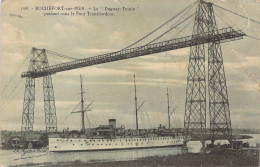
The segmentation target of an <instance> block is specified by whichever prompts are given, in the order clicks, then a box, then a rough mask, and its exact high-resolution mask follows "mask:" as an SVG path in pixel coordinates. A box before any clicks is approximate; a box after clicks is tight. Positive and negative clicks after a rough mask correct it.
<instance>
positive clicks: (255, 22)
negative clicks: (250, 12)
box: [213, 4, 260, 24]
mask: <svg viewBox="0 0 260 167" xmlns="http://www.w3.org/2000/svg"><path fill="white" fill-rule="evenodd" d="M213 5H215V6H216V7H218V8H221V9H223V10H225V11H228V12H230V13H232V14H234V15H237V16H240V17H242V18H244V19H248V20H250V21H252V22H255V23H257V24H260V22H259V21H256V20H253V19H250V18H248V17H245V16H243V15H240V14H238V13H235V12H233V11H231V10H228V9H225V8H223V7H221V6H218V5H216V4H213Z"/></svg>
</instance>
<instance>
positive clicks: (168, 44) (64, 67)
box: [21, 27, 246, 78]
mask: <svg viewBox="0 0 260 167" xmlns="http://www.w3.org/2000/svg"><path fill="white" fill-rule="evenodd" d="M245 35H246V34H245V33H243V32H242V31H241V30H234V29H232V28H231V27H228V28H223V29H219V30H215V32H214V33H213V32H207V31H206V30H205V31H203V32H202V33H200V34H199V33H197V34H193V35H192V36H186V37H182V38H176V39H172V40H168V41H163V42H158V43H153V44H148V45H144V46H140V47H136V48H130V49H125V50H121V51H117V52H112V53H107V54H102V55H98V56H94V57H88V58H85V59H79V60H75V61H72V62H67V63H61V64H57V65H53V66H49V67H47V68H37V69H34V70H32V69H29V70H28V71H26V72H23V73H22V75H21V77H23V78H25V77H31V78H39V77H44V76H47V75H53V74H55V73H57V72H62V71H68V70H72V69H77V68H82V67H87V66H93V65H97V64H103V63H108V62H113V61H118V60H124V59H130V58H135V57H140V56H145V55H150V54H154V53H160V52H166V51H169V50H176V49H180V48H186V47H191V46H196V45H202V44H206V43H209V42H226V41H228V40H238V39H242V38H243V36H245Z"/></svg>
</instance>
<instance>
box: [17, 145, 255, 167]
mask: <svg viewBox="0 0 260 167" xmlns="http://www.w3.org/2000/svg"><path fill="white" fill-rule="evenodd" d="M191 165H192V166H198V167H199V166H220V167H222V166H232V167H234V166H251V167H258V166H259V149H242V150H234V149H220V148H216V149H213V150H211V152H210V153H207V154H200V153H187V154H178V155H168V156H153V157H145V158H140V159H137V160H131V161H112V162H102V161H90V162H82V161H81V160H75V161H73V162H58V163H55V164H54V163H44V164H35V163H34V164H33V163H32V164H25V165H24V166H50V167H60V166H63V167H70V166H78V167H103V166H104V167H107V166H113V167H132V166H138V167H158V166H161V167H162V166H172V167H181V166H191ZM20 166H21V165H20Z"/></svg>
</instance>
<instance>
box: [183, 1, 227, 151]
mask: <svg viewBox="0 0 260 167" xmlns="http://www.w3.org/2000/svg"><path fill="white" fill-rule="evenodd" d="M216 30H217V24H216V20H215V15H214V10H213V6H212V3H206V2H203V1H200V2H199V3H198V7H197V11H196V16H195V22H194V27H193V35H194V36H196V35H197V34H201V33H205V32H208V33H209V34H210V35H211V36H214V35H216V34H215V31H216ZM198 40H203V39H198ZM206 49H207V50H208V95H209V116H210V134H211V141H212V143H214V141H215V138H216V135H218V134H223V135H224V136H225V137H226V139H228V140H229V142H230V143H231V142H232V129H231V120H230V111H229V102H228V94H227V85H226V78H225V72H224V65H223V58H222V51H221V45H220V42H219V41H212V42H209V43H208V46H206V44H201V45H196V46H192V47H190V57H189V67H188V77H187V88H186V103H185V117H184V128H185V132H186V133H189V132H191V131H193V132H195V133H197V134H198V135H199V137H200V140H201V142H202V146H203V147H204V146H205V140H206V105H207V103H206V73H205V60H206V52H205V50H206Z"/></svg>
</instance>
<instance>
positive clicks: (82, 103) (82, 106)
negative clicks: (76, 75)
mask: <svg viewBox="0 0 260 167" xmlns="http://www.w3.org/2000/svg"><path fill="white" fill-rule="evenodd" d="M80 88H81V92H80V94H81V125H82V132H85V120H84V112H85V111H84V97H83V94H84V92H83V86H82V76H81V75H80Z"/></svg>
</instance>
